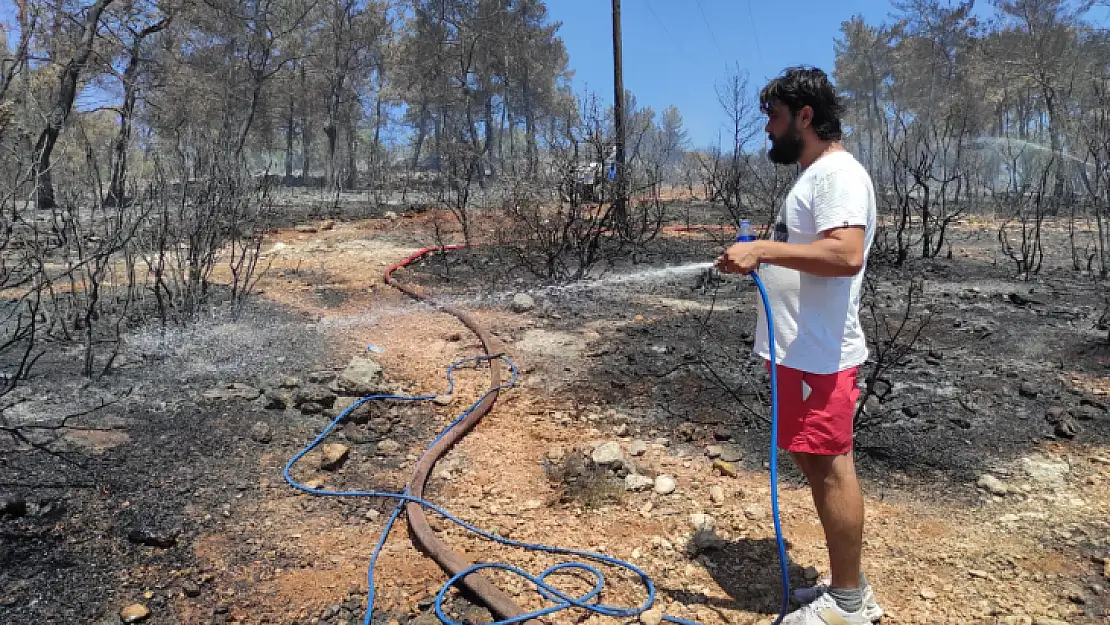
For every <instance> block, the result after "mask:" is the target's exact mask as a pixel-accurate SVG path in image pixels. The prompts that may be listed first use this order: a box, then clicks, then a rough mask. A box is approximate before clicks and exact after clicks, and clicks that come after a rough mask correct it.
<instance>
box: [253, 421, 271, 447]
mask: <svg viewBox="0 0 1110 625" xmlns="http://www.w3.org/2000/svg"><path fill="white" fill-rule="evenodd" d="M250 437H251V440H253V441H255V442H257V443H269V442H270V441H271V440H273V439H274V432H273V430H272V429H271V428H270V424H268V423H266V422H265V421H255V423H254V425H252V426H251V431H250Z"/></svg>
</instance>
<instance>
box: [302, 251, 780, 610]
mask: <svg viewBox="0 0 1110 625" xmlns="http://www.w3.org/2000/svg"><path fill="white" fill-rule="evenodd" d="M751 277H752V279H753V280H754V281H755V284H756V286H757V287H758V288H759V293H760V296H761V297H762V299H763V306H764V309H765V310H766V312H767V320H768V321H767V326H768V328H767V330H768V337H769V339H770V347H771V354H772V355H773V354H774V353H775V335H774V324H773V323H772V322H771V308H770V303H769V302H768V299H767V292H766V290H765V289H764V287H763V283H762V282H761V281H760V279H759V276H758V275H756V274H755V273H754V272H753V273H752V274H751ZM494 360H500V361H503V362H504V363H505V364H506V365H508V367H509V369H510V370H511V371H512V377H511V379H510V380H509V382H508V383H506V384H503V385H501V386H499V387H496V388H491V389H489V390H487V391H486V392H485V393H483V394H482V396H481V397H479V398H478V399H477V400H476V401H475V402H474V403H473V404H471V405H470V407H469V408H467V409H466V410H465V411H464V412H463V413H462V414H461V415H459V417H458V418H457V419H455V420H454V421H453V422H451V424H450V425H448V426H447V427H446V428H444V430H443V431H442V432H440V434H439V435H438V436H436V438H435V440H433V441H432V444H431V445H429V447H428V448H429V449H430V448H431V447H433V446H434V445H435V444H436V443H437V442H438V441H439V440H440V439H441V438H443V437H444V436H445V435H446V434H447V433H448V432H450V431H451V429H452V428H454V427H455V426H456V425H458V424H459V423H460V422H461V421H463V419H465V418H466V417H467V416H469V415H470V414H471V413H472V412H473V411H474V410H475V409H477V407H478V405H479V404H480V403H481V402H482V400H483V399H485V397H486V396H488V395H490V394H491V393H494V392H497V391H500V390H503V389H507V388H511V387H513V386H515V385H516V379H517V370H516V366H515V365H513V363H512V361H510V360H509V359H508V358H506V357H505V356H504V355H498V356H475V357H470V358H464V359H462V360H458V361H456V362H453V363H451V365H450V366H448V367H447V381H448V387H447V392H446V394H447V395H450V394H451V392H452V391H453V390H454V388H455V380H454V377H453V374H454V371H455V369H456V368H458V367H459V366H461V365H463V364H465V363H468V362H474V363H476V364H477V363H479V362H483V361H484V362H490V366H493V362H492V361H494ZM435 397H436V395H435V394H431V395H395V394H381V395H368V396H366V397H363V398H361V399H359V400H358V401H357V402H355V403H353V404H351V405H350V406H349V407H347V408H346V409H345V410H343V411H342V412H341V413H340V414H339V415H338V416H336V417H335V419H333V420H332V421H331V423H329V424H328V426H327V427H326V428H324V430H323V431H322V432H320V434H319V435H318V436H317V437H316V438H315V439H314V440H313V441H312V442H311V443H309V444H308V445H307V446H306V447H305V448H304V449H302V450H301V451H300V452H298V453H297V455H295V456H293V458H291V459H290V460H289V462H288V463H286V465H285V469H284V470H283V471H282V476H283V477H284V478H285V481H286V482H288V483H289V485H290V486H292V487H293V488H296V489H298V490H301V491H304V492H306V493H309V494H311V495H319V496H323V497H381V498H388V499H396V500H397V505H396V506H395V507H394V508H393V513H392V514H391V515H390V516H389V519H388V521H387V522H386V524H385V528H384V529H383V530H382V534H381V537H380V538H379V539H378V542H377V544H376V545H375V547H374V552H373V554H372V555H371V556H370V564H369V566H368V567H367V574H366V579H367V600H366V614H365V617H364V619H363V623H364V625H370V619H371V617H372V615H373V613H374V594H375V588H374V569H375V567H376V565H377V561H378V556H379V555H380V554H381V550H382V547H383V546H384V545H385V542H386V540H387V539H388V538H389V534H390V531H391V530H392V529H393V524H394V523H395V522H396V521H397V519H398V517H399V516H400V515H401V511H402V510H403V509H404V506H405V503H406V502H412V503H416V504H419V505H421V506H423V507H424V508H427V509H430V510H433V511H435V512H436V513H438V514H439V515H441V516H442V517H443V518H445V519H448V520H449V521H452V522H454V523H456V524H458V525H459V526H461V527H463V528H464V529H466V530H468V531H471V532H473V533H475V534H478V535H479V536H482V537H484V538H488V539H490V540H493V541H496V542H498V543H501V544H503V545H509V546H512V547H519V548H522V549H529V550H533V551H543V552H547V553H554V554H560V555H569V556H575V557H579V558H585V559H588V560H592V561H594V562H600V563H603V564H608V565H611V566H616V567H621V568H624V569H626V570H628V571H631V572H632V573H635V574H636V575H637V576H639V578H640V581H641V582H642V583H643V585H644V587H645V589H646V590H647V599H646V600H645V601H644V603H643V605H641V606H640V607H638V608H621V607H618V606H612V605H606V604H604V603H600V602H597V601H596V600H595V599H596V597H597V596H598V595H599V594H600V593H601V590H602V588H603V587H604V585H605V577H604V576H603V575H602V573H601V571H600V570H598V569H597V568H596V567H594V566H591V565H589V564H584V563H581V562H567V563H563V564H556V565H554V566H551V567H548V568H547V569H546V570H544V571H543V572H542V573H540V574H539V575H538V576H534V575H532V574H530V573H528V572H526V571H523V570H521V569H519V568H517V567H514V566H511V565H507V564H501V563H488V564H476V565H474V566H471V567H470V568H468V569H466V570H464V571H460V572H459V573H458V574H457V575H455V576H453V577H452V578H451V579H449V580H447V582H446V583H445V584H444V585H443V587H442V588H441V589H440V591H439V593H438V594H437V595H436V599H435V613H436V616H437V617H439V619H440V621H442V622H443V623H444V624H445V625H464V624H463V623H459V622H457V621H453V620H451V619H450V617H448V616H447V615H446V614H444V612H443V600H444V598H445V597H446V595H447V592H448V591H449V590H450V589H451V587H452V586H453V585H454V584H455V583H456V582H458V581H459V580H461V579H463V578H465V577H466V576H468V575H470V574H471V573H475V572H477V571H480V570H482V569H498V570H503V571H510V572H512V573H515V574H516V575H519V576H521V577H523V578H524V579H527V580H528V581H530V582H532V583H533V584H535V585H536V589H537V591H538V592H539V593H540V595H542V596H543V597H544V598H545V599H547V600H548V601H549V602H551V603H552V604H553V605H550V606H548V607H545V608H542V609H539V610H535V611H533V612H529V613H527V614H521V615H519V616H516V617H514V618H510V619H506V620H502V621H495V622H494V623H491V624H490V625H509V624H511V623H519V622H523V621H527V620H529V619H533V618H538V617H541V616H545V615H547V614H552V613H554V612H558V611H561V610H566V609H569V608H581V609H583V610H587V611H590V612H593V613H596V614H601V615H603V616H614V617H623V618H629V617H635V616H637V615H639V614H640V613H642V612H644V611H646V610H649V609H650V608H651V606H652V604H653V603H654V601H655V584H654V583H653V582H652V581H651V578H650V577H648V575H647V573H645V572H644V571H642V570H640V569H639V568H637V567H636V566H635V565H633V564H631V563H629V562H625V561H623V560H619V559H617V558H612V557H609V556H605V555H601V554H598V553H593V552H588V551H579V550H575V549H565V548H562V547H551V546H547V545H539V544H530V543H524V542H519V541H515V540H509V539H507V538H503V537H501V536H497V535H495V534H491V533H489V532H487V531H485V530H482V529H480V528H478V527H475V526H473V525H471V524H469V523H467V522H466V521H463V520H461V519H459V518H457V517H455V516H454V515H452V514H451V513H450V512H448V511H447V510H444V509H443V508H441V507H439V506H437V505H436V504H433V503H432V502H430V501H427V500H425V499H421V498H418V497H413V496H412V495H410V494H409V490H408V488H405V489H404V490H403V491H402V492H400V493H393V492H384V491H327V490H321V489H318V488H311V487H309V486H305V485H304V484H301V483H300V482H298V481H296V480H295V479H293V476H292V475H291V471H292V469H293V465H294V464H296V463H297V461H298V460H300V459H301V458H302V457H304V455H305V454H307V453H308V452H310V451H312V449H313V448H315V447H316V446H317V445H319V444H320V443H321V442H322V441H323V440H324V439H325V438H327V436H328V435H329V434H330V433H331V432H332V430H334V429H335V427H336V426H337V425H338V424H339V423H340V422H342V421H343V420H344V419H345V418H346V417H347V415H349V414H350V413H351V411H353V410H354V409H355V408H357V407H359V406H360V405H362V404H364V403H366V402H368V401H375V400H393V401H408V402H415V401H427V400H430V399H433V398H435ZM777 440H778V378H777V376H776V372H775V367H773V366H772V367H771V508H772V512H773V516H774V522H775V538H776V539H777V541H778V549H779V563H780V565H781V568H782V606H781V610H780V613H779V616H778V618H777V619H776V620H775V622H774V625H779V623H781V622H782V620H783V618H784V617H785V616H786V613H787V608H788V606H789V596H790V592H789V591H790V579H789V576H788V572H787V565H786V547H785V544H784V543H783V539H782V528H781V526H780V524H779V507H778V451H777V447H778V446H777V445H776V441H777ZM425 453H427V451H425ZM574 571H581V572H586V573H589V574H590V575H591V576H592V577H593V579H594V587H593V588H592V589H590V590H589V592H587V593H586V594H584V595H582V596H581V597H577V598H575V597H571V596H569V595H567V594H566V593H564V592H563V591H561V590H559V589H557V588H555V587H553V586H552V585H550V584H549V583H548V582H547V578H548V577H549V576H551V575H554V574H557V573H566V572H574ZM663 620H665V621H668V622H671V623H677V624H679V625H699V624H698V623H696V622H694V621H687V620H684V619H680V618H677V617H673V616H664V617H663Z"/></svg>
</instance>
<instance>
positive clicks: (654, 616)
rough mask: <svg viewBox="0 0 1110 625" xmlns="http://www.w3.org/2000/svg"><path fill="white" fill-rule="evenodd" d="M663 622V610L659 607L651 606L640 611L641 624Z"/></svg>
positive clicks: (648, 624) (653, 624)
mask: <svg viewBox="0 0 1110 625" xmlns="http://www.w3.org/2000/svg"><path fill="white" fill-rule="evenodd" d="M661 622H663V611H662V610H660V609H659V608H652V609H650V610H645V611H644V612H641V613H640V623H642V624H643V625H659V623H661Z"/></svg>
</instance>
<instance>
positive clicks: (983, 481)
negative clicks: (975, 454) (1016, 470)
mask: <svg viewBox="0 0 1110 625" xmlns="http://www.w3.org/2000/svg"><path fill="white" fill-rule="evenodd" d="M976 485H977V486H978V487H979V488H982V489H984V490H986V491H987V492H989V493H990V494H992V495H1005V494H1006V493H1008V492H1010V489H1009V488H1008V487H1007V486H1006V485H1005V484H1003V483H1002V480H1000V479H998V478H997V477H995V476H993V475H990V474H989V473H984V474H983V475H980V476H979V481H978V482H976Z"/></svg>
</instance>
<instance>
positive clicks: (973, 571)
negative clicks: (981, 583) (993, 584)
mask: <svg viewBox="0 0 1110 625" xmlns="http://www.w3.org/2000/svg"><path fill="white" fill-rule="evenodd" d="M967 574H968V575H970V576H972V577H978V578H979V579H989V578H990V576H991V575H990V573H987V572H986V571H981V570H979V569H971V570H969V571H968V572H967Z"/></svg>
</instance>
